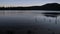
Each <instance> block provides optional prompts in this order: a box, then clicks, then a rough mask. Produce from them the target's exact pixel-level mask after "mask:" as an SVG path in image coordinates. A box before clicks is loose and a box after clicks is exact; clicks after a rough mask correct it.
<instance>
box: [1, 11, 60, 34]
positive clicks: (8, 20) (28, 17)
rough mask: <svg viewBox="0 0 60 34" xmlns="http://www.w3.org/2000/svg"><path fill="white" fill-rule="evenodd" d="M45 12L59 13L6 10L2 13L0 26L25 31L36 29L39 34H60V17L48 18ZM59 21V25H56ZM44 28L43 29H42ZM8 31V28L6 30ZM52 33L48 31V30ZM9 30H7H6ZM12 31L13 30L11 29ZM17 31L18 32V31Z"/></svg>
mask: <svg viewBox="0 0 60 34" xmlns="http://www.w3.org/2000/svg"><path fill="white" fill-rule="evenodd" d="M44 12H59V11H37V10H31V11H26V10H25V11H24V10H23V11H18V10H15V11H14V10H5V11H3V10H2V11H0V26H3V27H4V26H5V27H9V28H10V27H15V28H26V29H25V30H24V32H25V31H27V30H32V31H34V29H35V28H37V30H36V31H35V33H36V32H37V34H39V32H41V33H42V32H44V33H46V34H48V33H50V34H52V32H54V33H56V34H59V33H60V15H59V16H57V19H56V18H55V17H46V16H44V14H42V13H44ZM56 20H57V24H56V23H55V22H56ZM40 28H42V29H40ZM4 29H6V28H4ZM48 29H49V30H51V31H47V30H48ZM6 30H7V29H6ZM8 30H9V29H8ZM11 30H12V29H11ZM16 31H17V30H16Z"/></svg>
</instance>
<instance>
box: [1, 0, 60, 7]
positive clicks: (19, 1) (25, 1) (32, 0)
mask: <svg viewBox="0 0 60 34" xmlns="http://www.w3.org/2000/svg"><path fill="white" fill-rule="evenodd" d="M46 3H60V0H0V6H4V7H7V6H40V5H43V4H46Z"/></svg>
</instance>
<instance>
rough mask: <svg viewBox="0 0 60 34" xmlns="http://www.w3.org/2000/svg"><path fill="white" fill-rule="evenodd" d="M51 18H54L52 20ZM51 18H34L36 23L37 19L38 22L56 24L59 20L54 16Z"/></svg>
mask: <svg viewBox="0 0 60 34" xmlns="http://www.w3.org/2000/svg"><path fill="white" fill-rule="evenodd" d="M52 19H54V20H52ZM52 19H48V17H47V18H42V19H41V18H40V20H38V19H37V18H35V22H36V23H38V21H39V22H44V23H53V22H54V23H55V24H57V22H58V21H59V20H58V19H56V18H52Z"/></svg>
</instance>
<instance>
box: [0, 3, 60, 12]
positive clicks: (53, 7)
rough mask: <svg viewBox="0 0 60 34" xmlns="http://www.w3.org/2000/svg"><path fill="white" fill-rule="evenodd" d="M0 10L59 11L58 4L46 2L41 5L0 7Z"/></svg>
mask: <svg viewBox="0 0 60 34" xmlns="http://www.w3.org/2000/svg"><path fill="white" fill-rule="evenodd" d="M0 10H57V11H60V4H58V3H47V4H45V5H42V6H29V7H21V6H18V7H0Z"/></svg>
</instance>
